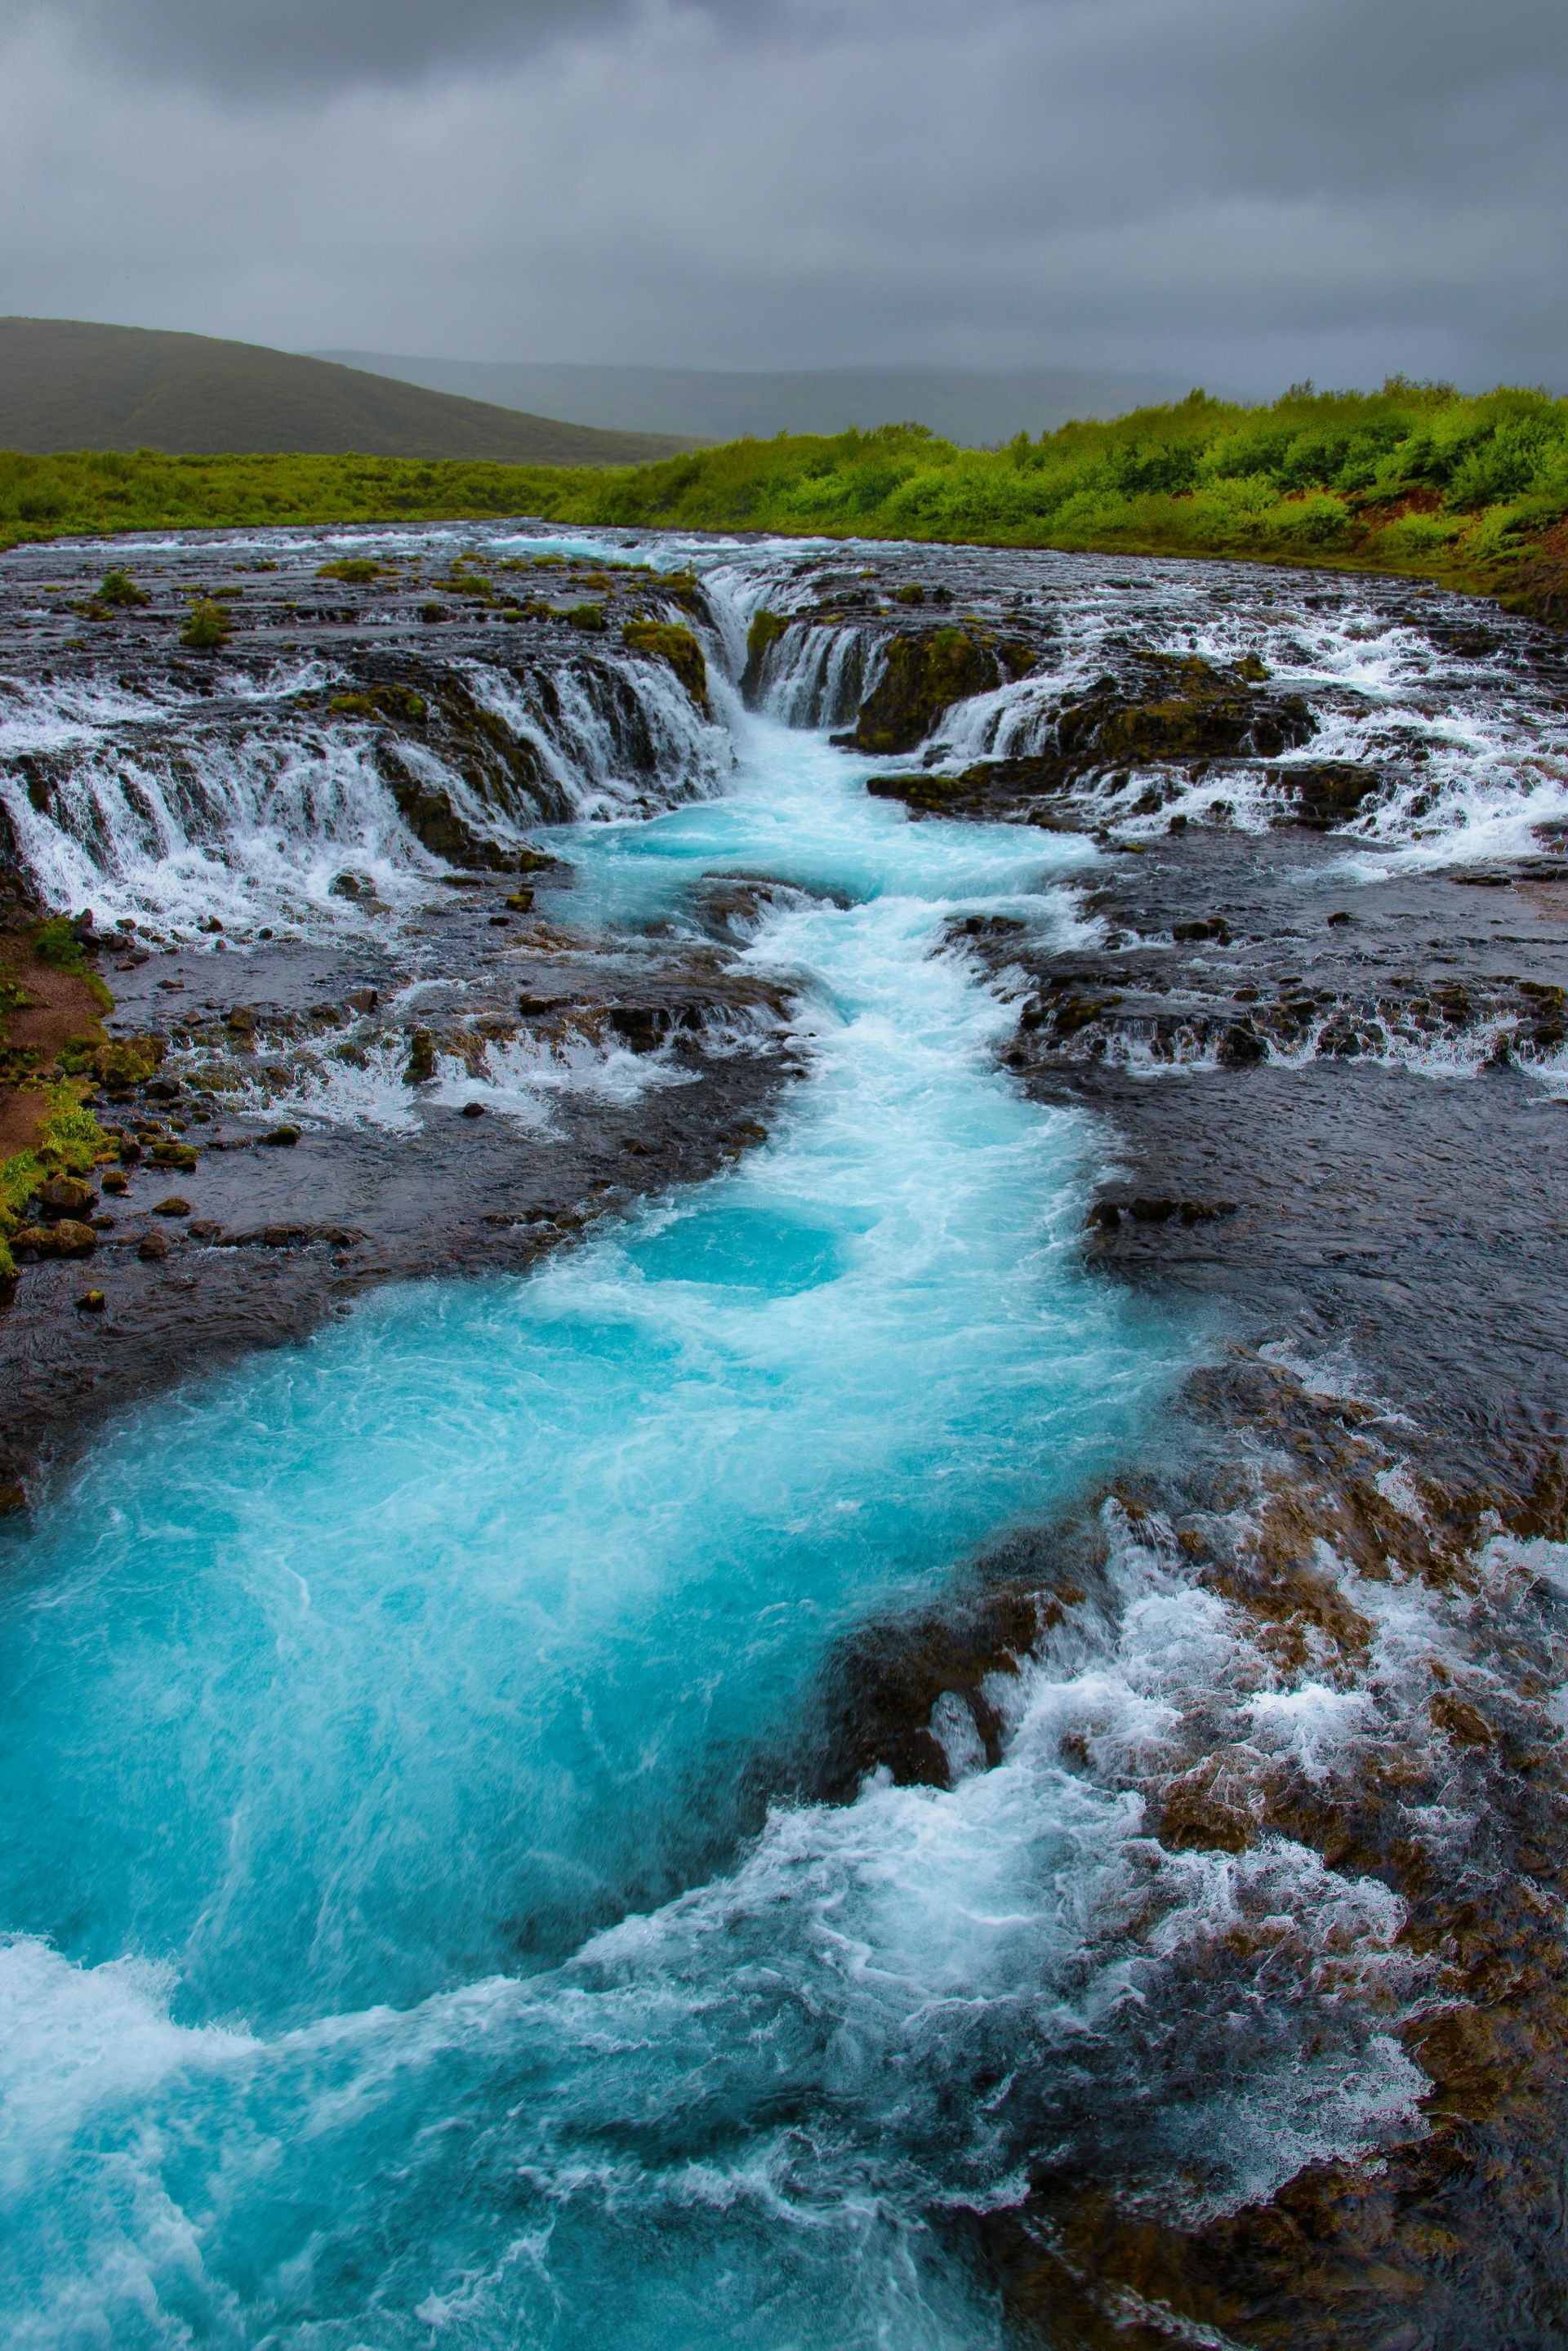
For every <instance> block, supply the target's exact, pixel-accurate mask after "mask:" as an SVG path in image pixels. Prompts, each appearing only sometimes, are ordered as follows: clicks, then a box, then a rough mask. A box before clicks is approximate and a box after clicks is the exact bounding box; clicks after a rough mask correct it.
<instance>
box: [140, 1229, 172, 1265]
mask: <svg viewBox="0 0 1568 2351" xmlns="http://www.w3.org/2000/svg"><path fill="white" fill-rule="evenodd" d="M169 1249H170V1241H169V1236H168V1234H167V1233H160V1232H151V1233H143V1234H142V1236H141V1239H140V1240H139V1241H138V1243H137V1244H136V1254H137V1256H138V1257H139V1258H141V1260H142V1262H143V1263H144V1264H146V1265H157V1264H158V1263H159V1262H160V1261H161V1259H163V1258H166V1257H167V1256H168V1254H169Z"/></svg>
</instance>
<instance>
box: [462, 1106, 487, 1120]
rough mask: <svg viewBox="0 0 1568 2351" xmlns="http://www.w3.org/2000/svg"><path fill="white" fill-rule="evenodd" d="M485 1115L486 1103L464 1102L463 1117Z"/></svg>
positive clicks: (481, 1116) (480, 1116)
mask: <svg viewBox="0 0 1568 2351" xmlns="http://www.w3.org/2000/svg"><path fill="white" fill-rule="evenodd" d="M484 1115H485V1105H484V1103H483V1102H465V1103H464V1105H463V1110H462V1116H463V1117H465V1118H483V1117H484Z"/></svg>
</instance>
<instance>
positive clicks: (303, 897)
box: [0, 653, 729, 938]
mask: <svg viewBox="0 0 1568 2351" xmlns="http://www.w3.org/2000/svg"><path fill="white" fill-rule="evenodd" d="M385 670H386V662H385V657H384V656H380V655H378V659H377V662H376V664H375V665H374V666H373V668H372V670H371V676H370V678H369V680H368V682H367V680H365V679H362V678H359V677H356V676H355V675H354V674H353V673H352V672H351V671H350V669H349V668H348V667H347V666H346V665H345V664H342V663H339V664H334V665H333V667H332V668H331V670H330V671H329V672H328V673H326V674H323V673H322V671H321V670H320V669H319V667H318V669H317V670H315V671H307V672H305V673H300V672H298V670H297V671H295V672H294V673H293V674H279V675H276V676H274V677H273V678H272V679H270V680H268V681H266V682H265V683H256V682H255V681H250V682H248V684H249V688H250V690H248V691H246V690H242V689H243V688H244V686H245V685H246V683H247V682H246V681H243V680H240V679H237V678H235V677H232V676H230V675H227V674H221V675H220V676H219V678H218V679H217V680H216V681H214V685H215V690H214V692H212V693H210V694H207V695H195V694H193V693H191V692H189V691H185V692H181V691H180V690H178V688H177V687H176V686H175V685H173V684H171V683H170V682H169V681H168V680H166V679H163V680H158V679H152V680H148V681H146V682H141V681H139V682H138V683H137V685H136V686H135V688H134V690H132V689H131V688H127V687H121V686H118V685H116V684H112V683H106V684H103V685H102V686H99V687H97V688H94V689H93V690H90V691H89V690H87V689H85V688H84V687H83V686H82V685H81V684H80V683H79V682H68V683H66V684H62V685H61V686H60V687H58V688H57V689H56V688H51V687H49V686H47V685H42V684H33V685H31V686H30V687H28V688H27V689H26V691H22V690H20V689H18V690H16V691H15V692H14V693H12V694H11V695H9V697H8V699H7V703H6V704H5V705H0V709H3V710H4V714H5V715H4V718H3V721H0V857H4V858H6V859H8V861H9V862H11V863H12V865H13V866H14V868H15V869H16V872H18V874H19V876H20V878H21V879H22V880H23V882H24V883H25V884H26V886H27V887H28V888H29V889H30V890H31V891H33V892H34V893H36V894H37V896H38V897H39V898H40V899H41V900H42V901H43V903H44V904H47V905H50V906H55V907H59V908H62V909H65V910H68V911H70V912H72V913H75V912H78V911H80V910H81V909H83V908H86V909H88V910H89V911H90V912H91V914H93V917H94V919H95V921H97V922H98V923H99V925H112V924H114V923H115V922H118V921H121V920H123V919H130V920H132V921H134V922H136V923H137V924H138V925H140V926H141V927H142V928H143V929H144V930H145V931H148V932H150V933H152V935H155V936H159V935H161V936H163V937H166V938H182V937H189V936H192V935H197V934H199V933H200V932H201V931H202V930H203V929H204V928H210V927H211V926H212V925H214V923H215V924H220V925H222V926H223V927H224V929H225V932H227V933H230V934H237V935H240V936H241V937H244V936H246V935H254V933H255V932H256V930H257V929H258V928H262V927H265V928H266V929H267V931H268V932H269V933H270V934H272V935H277V936H281V937H288V936H296V935H313V934H321V933H327V934H334V933H342V932H345V931H347V932H350V933H351V932H352V931H353V930H354V929H355V928H356V927H357V926H362V925H363V924H364V922H365V920H366V919H367V918H366V916H365V914H364V913H363V911H362V907H357V906H356V903H355V902H356V901H363V900H364V899H366V898H367V897H368V898H369V899H370V900H371V903H372V904H373V905H374V906H377V907H380V908H391V909H392V910H394V911H395V910H397V909H399V908H402V907H407V906H410V905H413V904H417V903H418V902H419V901H420V899H421V898H422V897H423V894H424V893H425V892H426V890H427V888H428V885H429V883H430V882H431V880H432V879H433V878H434V877H435V876H437V875H438V874H439V873H440V872H441V871H442V870H443V868H444V866H445V865H447V864H451V863H456V864H458V865H465V864H469V865H471V864H479V865H488V866H495V867H499V868H502V869H505V867H506V866H507V863H508V862H515V860H516V857H517V852H518V851H519V849H520V848H522V846H523V845H524V843H525V841H526V838H527V836H528V833H529V832H530V831H532V830H533V829H534V828H536V827H538V825H539V824H541V823H545V824H559V823H562V822H568V821H571V820H577V819H580V818H599V819H602V818H606V817H616V816H622V817H623V816H626V815H630V814H642V815H646V814H648V813H651V812H653V811H655V810H658V809H660V808H664V807H670V806H673V805H675V804H676V803H678V802H679V801H681V800H683V799H689V798H691V797H693V796H695V795H698V794H702V793H705V792H710V791H712V790H713V789H716V786H717V784H718V782H719V780H720V779H721V778H722V776H723V774H724V772H725V770H726V768H727V763H728V758H729V751H728V745H727V737H726V735H725V733H724V731H723V729H722V728H721V727H720V726H716V725H715V724H714V723H713V722H712V721H711V720H710V719H709V718H708V717H707V716H705V714H703V713H702V712H700V711H699V710H698V709H697V708H696V707H695V705H694V703H693V702H692V700H691V697H690V695H688V694H686V693H685V690H684V689H683V687H682V686H681V685H680V684H679V683H678V682H677V681H676V679H675V677H674V674H673V673H672V671H671V670H670V669H669V668H668V667H667V666H666V665H665V664H663V663H662V662H660V661H657V660H653V659H647V658H638V657H632V656H628V655H625V654H622V655H621V656H620V657H618V658H617V657H613V656H610V655H601V654H599V653H593V654H576V655H574V656H572V657H570V658H569V659H567V660H565V661H561V662H559V663H556V664H548V665H547V664H542V663H541V664H537V665H536V664H523V663H510V664H500V663H497V662H481V661H476V660H471V659H467V658H465V659H462V660H460V661H456V662H454V663H453V664H450V665H442V664H433V663H432V662H431V661H430V660H429V658H428V657H423V658H422V659H421V661H420V662H419V664H417V665H415V664H412V663H404V664H402V666H401V668H400V669H399V670H398V671H397V673H396V679H397V682H396V683H392V682H391V681H390V680H389V679H388V678H387V677H386V676H385V675H384V674H383V673H384V672H385ZM345 872H347V873H349V874H350V875H351V876H352V877H353V880H354V885H355V887H354V891H353V893H352V894H351V895H350V893H345V892H343V891H342V890H335V889H334V883H337V882H338V880H339V878H340V876H341V875H343V874H344V873H345ZM371 919H372V920H384V914H378V915H375V916H373V917H372V918H371Z"/></svg>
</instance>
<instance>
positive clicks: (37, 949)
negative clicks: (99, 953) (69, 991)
mask: <svg viewBox="0 0 1568 2351" xmlns="http://www.w3.org/2000/svg"><path fill="white" fill-rule="evenodd" d="M32 945H33V953H34V954H35V955H36V956H37V958H38V961H39V962H40V963H47V965H48V966H49V967H50V969H51V970H52V971H66V972H70V973H71V974H72V975H73V976H74V977H77V978H84V977H86V975H87V969H88V960H87V950H86V948H85V947H84V946H83V945H82V942H81V940H80V939H79V938H78V935H77V931H76V926H75V925H74V924H73V923H72V921H71V919H70V916H69V915H68V914H51V915H50V916H49V919H48V921H47V923H40V924H39V925H38V927H37V930H36V931H35V932H34V934H33V941H32Z"/></svg>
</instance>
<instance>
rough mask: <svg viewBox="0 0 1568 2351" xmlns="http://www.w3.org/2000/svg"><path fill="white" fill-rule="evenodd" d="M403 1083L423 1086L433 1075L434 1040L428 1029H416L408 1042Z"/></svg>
mask: <svg viewBox="0 0 1568 2351" xmlns="http://www.w3.org/2000/svg"><path fill="white" fill-rule="evenodd" d="M402 1074H403V1082H404V1083H405V1084H406V1085H411V1086H423V1084H425V1083H426V1082H427V1081H428V1080H429V1079H431V1078H433V1077H434V1075H435V1038H434V1034H433V1032H432V1031H431V1030H430V1029H415V1030H414V1031H413V1035H412V1036H411V1037H410V1039H409V1040H408V1061H407V1063H406V1065H405V1067H404V1070H403V1073H402Z"/></svg>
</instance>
